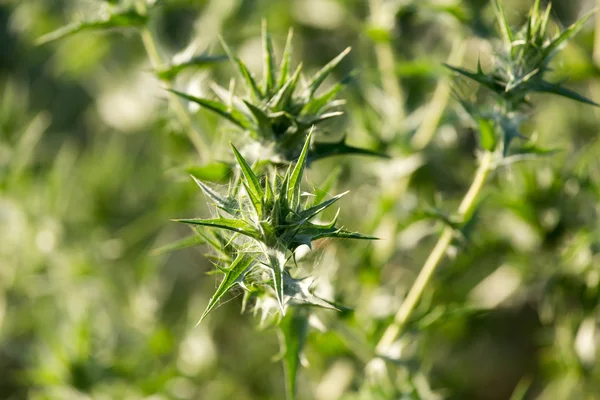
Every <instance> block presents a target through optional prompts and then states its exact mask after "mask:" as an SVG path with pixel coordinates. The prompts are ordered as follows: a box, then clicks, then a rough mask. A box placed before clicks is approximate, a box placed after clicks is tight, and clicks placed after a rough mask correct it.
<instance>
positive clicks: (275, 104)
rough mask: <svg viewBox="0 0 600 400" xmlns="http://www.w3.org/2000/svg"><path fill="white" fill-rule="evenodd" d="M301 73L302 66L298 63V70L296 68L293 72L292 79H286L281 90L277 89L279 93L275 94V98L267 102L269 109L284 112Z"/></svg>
mask: <svg viewBox="0 0 600 400" xmlns="http://www.w3.org/2000/svg"><path fill="white" fill-rule="evenodd" d="M301 71H302V64H301V63H300V64H299V65H298V68H296V71H294V74H293V75H292V77H291V78H290V79H288V80H287V81H286V82H285V84H284V85H283V86H282V87H281V89H279V91H278V92H277V93H276V94H275V96H273V98H272V99H271V101H270V102H269V107H272V108H273V109H275V110H284V109H285V108H286V107H287V105H288V104H289V101H290V99H291V98H292V95H293V94H294V90H296V86H297V84H298V79H299V78H300V72H301Z"/></svg>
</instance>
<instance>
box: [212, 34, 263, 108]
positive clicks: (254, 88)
mask: <svg viewBox="0 0 600 400" xmlns="http://www.w3.org/2000/svg"><path fill="white" fill-rule="evenodd" d="M220 40H221V45H222V46H223V49H224V50H225V53H226V54H227V57H229V59H230V60H231V62H232V63H234V64H235V65H236V67H237V69H238V71H239V73H240V75H241V76H242V78H244V81H245V82H246V86H247V87H248V89H250V96H251V97H252V100H254V101H258V100H260V99H262V97H263V93H262V92H261V91H260V89H259V88H258V85H257V84H256V81H255V80H254V78H253V77H252V74H251V73H250V71H248V68H247V67H246V64H244V62H243V61H242V60H240V59H239V58H238V57H236V56H234V55H233V53H232V51H231V49H230V48H229V46H227V43H225V41H224V40H222V39H220Z"/></svg>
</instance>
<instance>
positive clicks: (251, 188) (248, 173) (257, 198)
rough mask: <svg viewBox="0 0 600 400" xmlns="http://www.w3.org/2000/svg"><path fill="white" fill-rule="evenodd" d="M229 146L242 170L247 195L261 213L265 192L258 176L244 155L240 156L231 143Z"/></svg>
mask: <svg viewBox="0 0 600 400" xmlns="http://www.w3.org/2000/svg"><path fill="white" fill-rule="evenodd" d="M231 148H232V149H233V154H235V158H236V159H237V162H238V164H239V165H240V168H241V170H242V174H243V175H244V179H245V181H246V189H247V191H248V196H250V199H251V200H252V203H253V204H254V207H255V208H256V211H257V212H258V213H259V215H260V214H261V213H262V199H263V197H264V196H265V194H264V192H263V189H262V187H261V186H260V182H259V180H258V177H257V176H256V175H255V174H254V172H253V171H252V168H250V166H249V165H248V163H247V162H246V160H245V159H244V157H242V155H241V154H240V152H239V151H238V150H237V149H236V148H235V146H234V145H233V144H231Z"/></svg>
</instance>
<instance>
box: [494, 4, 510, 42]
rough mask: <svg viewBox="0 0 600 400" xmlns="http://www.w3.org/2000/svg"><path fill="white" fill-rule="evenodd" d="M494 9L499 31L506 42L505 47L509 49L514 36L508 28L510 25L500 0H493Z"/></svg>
mask: <svg viewBox="0 0 600 400" xmlns="http://www.w3.org/2000/svg"><path fill="white" fill-rule="evenodd" d="M494 10H495V12H496V18H498V23H499V24H500V31H501V32H502V36H503V37H504V41H505V42H506V44H507V48H508V49H510V48H511V45H512V42H513V41H514V37H513V33H512V31H511V29H510V25H509V24H508V21H507V20H506V13H505V12H504V7H503V6H502V0H494Z"/></svg>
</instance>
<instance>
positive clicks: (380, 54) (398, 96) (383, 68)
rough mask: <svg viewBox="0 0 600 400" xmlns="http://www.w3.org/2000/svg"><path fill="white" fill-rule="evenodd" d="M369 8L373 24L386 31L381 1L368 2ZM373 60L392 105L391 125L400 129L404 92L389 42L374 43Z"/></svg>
mask: <svg viewBox="0 0 600 400" xmlns="http://www.w3.org/2000/svg"><path fill="white" fill-rule="evenodd" d="M369 8H370V13H371V19H372V20H373V23H374V24H375V25H376V26H377V27H380V28H383V29H388V27H387V26H386V25H387V24H385V23H383V20H384V19H385V18H386V17H387V16H386V15H385V12H386V11H385V9H384V7H383V4H382V0H369ZM375 58H376V59H377V65H378V67H379V72H380V74H381V85H382V87H383V91H384V92H385V93H386V94H387V96H388V98H389V99H390V100H391V101H392V102H393V103H394V106H395V109H396V110H395V112H394V114H393V119H394V121H393V123H394V126H395V127H400V124H402V123H403V121H404V119H405V117H406V115H405V113H404V92H403V91H402V87H401V86H400V83H399V82H398V77H397V76H396V61H395V59H394V50H393V49H392V45H391V43H390V41H389V40H385V41H375Z"/></svg>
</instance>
